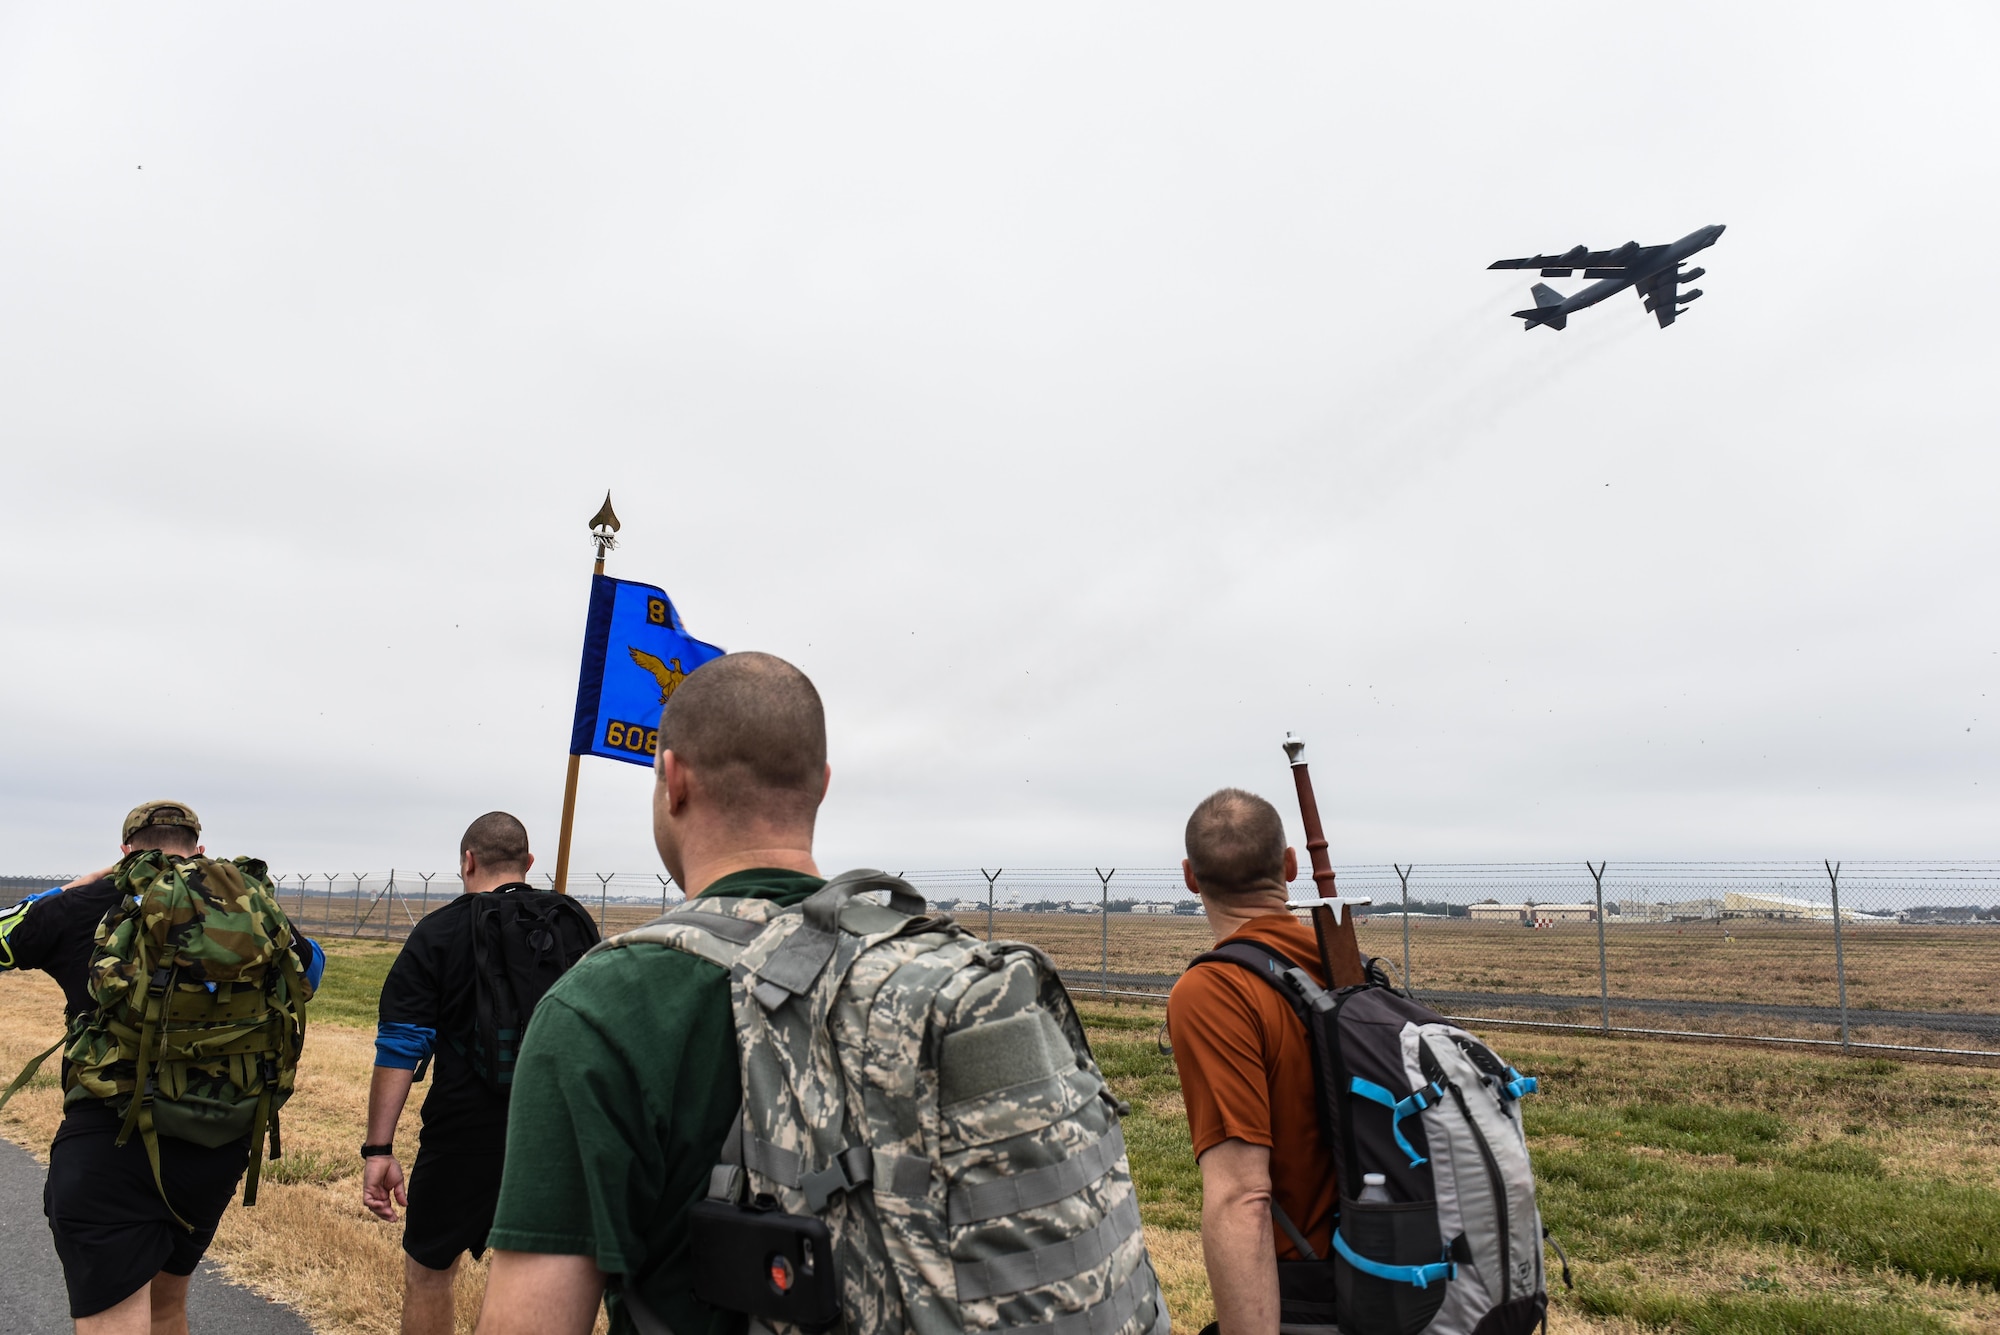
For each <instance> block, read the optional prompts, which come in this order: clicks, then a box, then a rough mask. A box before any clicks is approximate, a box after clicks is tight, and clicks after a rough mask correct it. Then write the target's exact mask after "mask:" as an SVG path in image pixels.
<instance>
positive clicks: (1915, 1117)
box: [1086, 1008, 2000, 1335]
mask: <svg viewBox="0 0 2000 1335" xmlns="http://www.w3.org/2000/svg"><path fill="white" fill-rule="evenodd" d="M1086 1022H1087V1023H1088V1025H1089V1027H1090V1032H1091V1042H1092V1046H1093V1048H1094V1049H1095V1051H1096V1053H1097V1056H1098V1060H1099V1063H1100V1064H1101V1065H1102V1066H1103V1068H1104V1071H1105V1074H1106V1076H1107V1077H1108V1078H1109V1079H1110V1081H1111V1084H1112V1088H1113V1089H1114V1090H1115V1091H1116V1092H1117V1093H1118V1094H1119V1096H1120V1097H1122V1098H1124V1099H1127V1100H1128V1101H1130V1102H1131V1104H1132V1115H1131V1116H1130V1118H1128V1119H1127V1121H1126V1123H1125V1133H1126V1139H1127V1142H1128V1144H1129V1146H1130V1154H1131V1161H1132V1172H1133V1178H1134V1181H1135V1183H1136V1185H1137V1187H1138V1189H1139V1197H1140V1207H1141V1212H1142V1214H1143V1216H1144V1218H1145V1220H1146V1222H1147V1223H1148V1224H1149V1225H1152V1226H1154V1227H1159V1228H1170V1229H1186V1230H1198V1229H1199V1228H1200V1210H1201V1176H1200V1170H1199V1169H1198V1168H1197V1166H1196V1164H1195V1162H1194V1156H1193V1153H1192V1149H1191V1147H1190V1145H1189V1143H1188V1137H1187V1123H1186V1120H1185V1118H1184V1117H1183V1116H1181V1115H1180V1113H1179V1110H1178V1109H1179V1101H1178V1097H1177V1096H1178V1094H1179V1088H1180V1086H1179V1081H1178V1079H1177V1077H1176V1075H1175V1073H1174V1067H1173V1060H1172V1058H1171V1057H1169V1056H1167V1055H1165V1054H1164V1053H1162V1052H1160V1051H1159V1048H1158V1027H1159V1017H1158V1012H1153V1013H1151V1014H1148V1013H1145V1012H1139V1013H1136V1014H1135V1013H1134V1012H1133V1011H1130V1010H1125V1011H1114V1010H1109V1009H1098V1008H1091V1009H1090V1010H1089V1011H1088V1012H1087V1013H1086ZM1559 1043H1560V1044H1563V1046H1561V1047H1557V1046H1556V1045H1557V1044H1559ZM1516 1046H1518V1047H1523V1048H1525V1047H1530V1046H1532V1047H1534V1048H1536V1049H1538V1050H1537V1051H1535V1052H1533V1053H1532V1054H1530V1053H1526V1052H1523V1053H1521V1054H1519V1055H1520V1065H1521V1066H1522V1069H1524V1070H1527V1071H1529V1072H1531V1073H1533V1074H1535V1075H1538V1076H1539V1077H1541V1088H1542V1092H1541V1093H1540V1094H1538V1095H1536V1096H1534V1097H1531V1098H1530V1099H1528V1100H1526V1102H1525V1104H1524V1106H1525V1108H1526V1110H1527V1111H1526V1116H1527V1130H1528V1137H1529V1142H1530V1149H1531V1151H1532V1153H1533V1155H1534V1160H1535V1168H1536V1175H1537V1178H1538V1180H1539V1183H1540V1204H1541V1208H1542V1213H1543V1217H1544V1220H1545V1222H1547V1224H1548V1225H1549V1227H1550V1228H1551V1229H1552V1230H1553V1231H1554V1232H1555V1234H1556V1236H1557V1237H1558V1239H1559V1240H1560V1241H1562V1243H1563V1244H1564V1246H1565V1247H1566V1248H1568V1250H1569V1253H1570V1256H1571V1257H1572V1259H1573V1261H1574V1262H1575V1265H1574V1270H1575V1272H1576V1275H1577V1282H1578V1287H1577V1289H1576V1290H1575V1292H1574V1293H1564V1292H1562V1291H1560V1290H1558V1292H1557V1293H1556V1295H1555V1301H1556V1303H1557V1304H1558V1306H1565V1307H1568V1308H1569V1309H1570V1310H1572V1311H1574V1312H1578V1313H1581V1314H1583V1315H1586V1316H1589V1317H1596V1318H1600V1319H1610V1320H1623V1321H1628V1322H1632V1323H1635V1324H1637V1325H1640V1326H1644V1327H1647V1328H1650V1329H1656V1330H1663V1331H1676V1332H1693V1333H1696V1335H1703V1333H1705V1332H1711V1331H1714V1332H1722V1331H1731V1332H1735V1331H1744V1332H1766V1331H1768V1332H1781V1331H1782V1332H1825V1333H1826V1335H1845V1333H1846V1332H1856V1335H1859V1333H1860V1332H1864V1331H1865V1332H1869V1335H1883V1333H1889V1335H1897V1333H1900V1332H1933V1331H1944V1330H1952V1329H1956V1328H1958V1327H1957V1323H1956V1322H1955V1321H1953V1320H1952V1319H1951V1318H1952V1316H1953V1315H1955V1314H1956V1313H1957V1312H1958V1311H1960V1310H1961V1309H1964V1308H1967V1307H1968V1306H1971V1307H1978V1308H1980V1309H1981V1310H1982V1312H1983V1313H1984V1314H1986V1315H1987V1316H1989V1317H1990V1315H1991V1310H1992V1299H1993V1291H1994V1288H1995V1286H1996V1285H2000V1190H1995V1189H1994V1187H1993V1185H1991V1184H1990V1183H1987V1182H1975V1181H1952V1180H1946V1179H1944V1178H1943V1177H1940V1176H1931V1175H1926V1174H1924V1173H1922V1172H1900V1173H1898V1172H1891V1171H1890V1170H1889V1168H1888V1167H1886V1166H1885V1163H1884V1158H1883V1153H1882V1151H1881V1150H1880V1149H1878V1148H1877V1147H1876V1145H1877V1144H1879V1143H1884V1142H1883V1137H1885V1136H1889V1135H1892V1134H1895V1133H1899V1132H1900V1133H1905V1134H1906V1135H1907V1134H1909V1133H1915V1134H1917V1135H1918V1136H1919V1137H1920V1138H1921V1139H1923V1140H1924V1141H1925V1142H1926V1143H1929V1144H1932V1145H1933V1146H1936V1145H1944V1146H1950V1145H1954V1144H1962V1145H1973V1144H1980V1143H1987V1142H1990V1141H1992V1139H1993V1138H1994V1133H1993V1130H1992V1127H1991V1122H1990V1119H1991V1115H1992V1110H1993V1109H1994V1107H1995V1100H1994V1097H1993V1095H1994V1093H1995V1091H1996V1090H2000V1080H1996V1078H1995V1075H1994V1073H1993V1072H1991V1071H1987V1070H1981V1069H1977V1068H1943V1067H1908V1068H1906V1067H1904V1066H1902V1065H1900V1064H1898V1063H1896V1062H1892V1061H1886V1060H1880V1059H1871V1060H1860V1061H1853V1060H1841V1059H1839V1058H1832V1057H1825V1058H1822V1057H1794V1056H1783V1057H1781V1056H1779V1055H1776V1054H1768V1053H1762V1052H1758V1053H1748V1052H1744V1051H1743V1050H1741V1049H1729V1048H1699V1047H1682V1048H1667V1047H1663V1046H1655V1047H1651V1048H1645V1047H1626V1048H1623V1049H1622V1050H1621V1048H1620V1047H1619V1046H1617V1045H1609V1044H1601V1043H1600V1041H1599V1040H1594V1039H1581V1040H1566V1041H1565V1040H1554V1039H1548V1038H1540V1039H1537V1040H1533V1041H1532V1043H1530V1042H1525V1041H1524V1042H1520V1043H1518V1044H1510V1043H1509V1042H1508V1041H1507V1040H1506V1039H1505V1038H1504V1037H1503V1038H1502V1040H1501V1047H1502V1048H1503V1050H1505V1049H1509V1048H1510V1047H1516ZM1635 1053H1637V1054H1640V1055H1641V1057H1642V1059H1640V1060H1635V1059H1634V1054H1635ZM1829 1119H1832V1122H1831V1125H1829V1124H1828V1122H1829ZM1871 1142H1874V1143H1871ZM1944 1157H1945V1158H1947V1159H1949V1158H1950V1154H1949V1152H1948V1151H1947V1152H1946V1153H1945V1155H1944ZM1746 1249H1747V1250H1749V1251H1751V1252H1753V1253H1754V1252H1763V1253H1770V1254H1775V1255H1779V1256H1783V1257H1786V1258H1789V1259H1790V1261H1791V1262H1792V1263H1795V1264H1796V1265H1798V1266H1800V1267H1803V1269H1804V1270H1805V1271H1806V1272H1807V1273H1809V1274H1810V1275H1812V1276H1813V1278H1814V1283H1813V1285H1812V1286H1811V1287H1809V1288H1801V1289H1799V1290H1798V1291H1793V1290H1791V1289H1789V1288H1788V1287H1787V1282H1786V1281H1785V1280H1784V1279H1783V1278H1780V1277H1777V1276H1774V1275H1769V1274H1765V1275H1753V1276H1737V1277H1735V1278H1730V1277H1728V1276H1726V1275H1725V1276H1724V1277H1723V1278H1721V1279H1718V1278H1717V1277H1716V1272H1717V1270H1718V1269H1723V1270H1726V1269H1727V1264H1726V1258H1728V1257H1731V1256H1738V1255H1740V1254H1741V1253H1742V1252H1743V1251H1744V1250H1746ZM1635 1261H1636V1262H1637V1264H1636V1265H1635V1264H1634V1262H1635ZM1553 1278H1554V1276H1553V1274H1552V1279H1553ZM1718 1285H1723V1286H1724V1287H1718Z"/></svg>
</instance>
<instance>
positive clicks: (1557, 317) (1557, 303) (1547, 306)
mask: <svg viewBox="0 0 2000 1335" xmlns="http://www.w3.org/2000/svg"><path fill="white" fill-rule="evenodd" d="M1528 290H1529V291H1530V292H1532V293H1533V294H1534V298H1535V305H1534V307H1533V309H1531V310H1525V311H1515V312H1514V316H1515V318H1516V319H1521V320H1526V321H1527V322H1528V323H1527V325H1526V327H1527V328H1529V329H1533V328H1534V327H1535V326H1536V325H1538V324H1545V325H1547V326H1548V327H1549V328H1551V329H1561V328H1563V327H1565V326H1566V325H1568V324H1569V312H1567V311H1565V310H1563V308H1562V304H1563V294H1562V293H1560V292H1558V291H1556V290H1555V289H1554V288H1552V287H1550V286H1549V285H1548V284H1547V283H1537V284H1535V285H1534V286H1533V287H1532V288H1530V289H1528Z"/></svg>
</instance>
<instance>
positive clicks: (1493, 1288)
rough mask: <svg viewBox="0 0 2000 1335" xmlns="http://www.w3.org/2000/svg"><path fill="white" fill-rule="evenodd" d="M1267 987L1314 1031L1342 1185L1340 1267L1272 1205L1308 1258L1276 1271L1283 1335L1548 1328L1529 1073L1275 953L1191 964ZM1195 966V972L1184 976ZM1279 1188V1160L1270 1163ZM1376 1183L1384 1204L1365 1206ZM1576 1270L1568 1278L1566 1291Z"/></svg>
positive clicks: (1221, 952) (1382, 978)
mask: <svg viewBox="0 0 2000 1335" xmlns="http://www.w3.org/2000/svg"><path fill="white" fill-rule="evenodd" d="M1209 961H1214V962H1218V963H1224V964H1233V965H1237V966H1239V967H1241V968H1243V969H1246V970H1248V971H1249V972H1251V973H1253V974H1255V975H1256V976H1257V977H1258V978H1261V979H1262V980H1264V982H1265V983H1267V984H1268V985H1269V986H1270V987H1272V988H1273V989H1275V990H1276V991H1277V993H1278V994H1279V995H1280V996H1282V997H1283V998H1284V999H1285V1002H1286V1004H1287V1005H1289V1006H1290V1007H1291V1008H1292V1011H1293V1013H1294V1014H1296V1015H1297V1016H1298V1017H1299V1020H1300V1022H1301V1023H1303V1024H1304V1025H1305V1027H1306V1037H1307V1044H1308V1046H1309V1047H1310V1049H1311V1051H1312V1058H1313V1084H1314V1087H1315V1091H1316V1093H1317V1100H1316V1101H1317V1103H1318V1105H1319V1119H1320V1134H1321V1136H1322V1137H1323V1138H1324V1141H1325V1143H1326V1145H1327V1146H1329V1147H1330V1149H1331V1151H1332V1157H1333V1162H1334V1166H1335V1171H1336V1173H1337V1174H1338V1177H1339V1180H1340V1214H1339V1220H1338V1222H1337V1223H1336V1225H1335V1228H1334V1235H1333V1252H1334V1254H1333V1255H1332V1256H1327V1257H1321V1256H1319V1255H1317V1254H1316V1253H1315V1252H1314V1250H1313V1248H1312V1246H1311V1244H1310V1243H1309V1242H1308V1241H1307V1239H1306V1237H1305V1236H1304V1234H1303V1233H1301V1232H1300V1231H1299V1229H1298V1227H1297V1226H1296V1225H1295V1224H1293V1222H1292V1221H1291V1220H1290V1219H1288V1218H1287V1217H1286V1216H1285V1213H1284V1212H1283V1211H1282V1210H1280V1209H1279V1208H1278V1205H1277V1202H1276V1200H1275V1199H1274V1200H1273V1201H1272V1203H1271V1215H1272V1218H1273V1220H1274V1221H1275V1222H1276V1223H1277V1225H1278V1226H1279V1227H1280V1228H1281V1229H1283V1230H1284V1232H1285V1234H1286V1236H1288V1237H1289V1238H1291V1240H1292V1245H1293V1246H1294V1247H1296V1248H1297V1249H1298V1251H1299V1254H1300V1255H1301V1256H1303V1257H1306V1258H1307V1259H1306V1260H1303V1261H1287V1262H1282V1263H1280V1265H1279V1267H1278V1280H1279V1298H1280V1303H1281V1305H1282V1309H1283V1315H1282V1318H1281V1320H1282V1322H1283V1324H1284V1328H1285V1329H1287V1330H1291V1329H1294V1328H1301V1329H1307V1328H1312V1327H1324V1328H1326V1329H1328V1330H1331V1329H1332V1328H1333V1326H1334V1325H1335V1323H1336V1322H1337V1323H1338V1325H1339V1329H1340V1331H1341V1332H1342V1333H1343V1335H1419V1332H1422V1335H1471V1333H1472V1332H1474V1331H1477V1332H1478V1335H1525V1333H1526V1332H1528V1331H1531V1330H1533V1329H1534V1327H1535V1326H1536V1325H1537V1324H1538V1323H1539V1322H1541V1321H1542V1320H1543V1319H1544V1314H1545V1312H1546V1310H1547V1304H1548V1295H1547V1290H1546V1285H1545V1280H1544V1275H1543V1269H1542V1247H1541V1244H1542V1239H1543V1238H1544V1237H1545V1236H1546V1234H1545V1231H1544V1230H1543V1228H1542V1222H1541V1215H1540V1213H1539V1212H1538V1211H1537V1210H1536V1207H1535V1179H1534V1173H1533V1171H1532V1170H1531V1169H1530V1168H1529V1166H1528V1149H1527V1143H1526V1140H1525V1138H1524V1136H1523V1134H1522V1130H1521V1118H1520V1111H1519V1109H1518V1107H1517V1106H1516V1105H1517V1103H1518V1101H1519V1100H1520V1098H1521V1096H1522V1095H1524V1094H1529V1093H1533V1092H1534V1089H1535V1081H1534V1080H1533V1079H1532V1078H1531V1077H1526V1076H1523V1075H1522V1074H1521V1073H1520V1072H1518V1071H1516V1070H1515V1069H1514V1068H1513V1067H1511V1066H1509V1065H1508V1064H1507V1063H1506V1062H1504V1061H1502V1060H1501V1059H1500V1058H1499V1057H1497V1056H1495V1055H1494V1054H1493V1052H1492V1050H1491V1049H1489V1048H1488V1047H1487V1046H1486V1045H1485V1044H1483V1043H1481V1042H1480V1041H1479V1040H1478V1039H1476V1038H1474V1037H1473V1036H1472V1035H1471V1034H1469V1033H1467V1032H1466V1031H1465V1030H1463V1029H1460V1028H1457V1027H1456V1026H1454V1025H1453V1024H1451V1023H1450V1022H1449V1021H1448V1020H1446V1019H1445V1018H1444V1017H1443V1016H1442V1015H1439V1014H1438V1013H1437V1012H1436V1011H1434V1010H1432V1009H1431V1008H1430V1007H1428V1006H1425V1005H1423V1004H1422V1003H1421V1002H1418V1001H1414V1000H1412V999H1411V998H1409V997H1407V996H1405V995H1403V994H1402V993H1401V992H1398V991H1397V990H1396V989H1395V988H1393V987H1391V986H1389V984H1388V979H1387V975H1386V973H1384V972H1383V970H1382V969H1381V966H1380V963H1379V962H1378V961H1375V960H1370V961H1368V977H1369V980H1370V981H1369V982H1367V983H1366V984H1363V985H1361V986H1358V987H1346V988H1341V989H1339V990H1337V991H1335V990H1329V989H1327V988H1322V987H1321V986H1320V985H1319V984H1318V983H1317V982H1315V981H1314V980H1313V978H1312V976H1311V975H1310V974H1309V973H1307V972H1306V970H1305V969H1303V968H1301V967H1299V965H1298V964H1297V963H1296V962H1294V961H1293V960H1290V959H1288V958H1286V957H1285V956H1284V955H1282V954H1280V953H1279V952H1277V951H1275V950H1272V949H1270V948H1269V947H1266V946H1263V945H1259V944H1256V943H1254V942H1248V941H1231V942H1229V943H1227V944H1225V945H1222V946H1218V947H1217V948H1216V949H1214V950H1211V951H1208V952H1206V953H1205V954H1201V955H1197V956H1196V957H1195V959H1194V963H1195V964H1202V963H1205V962H1209ZM1190 967H1192V966H1190ZM1272 1158H1273V1163H1272V1175H1273V1176H1274V1177H1275V1176H1276V1175H1277V1174H1278V1173H1279V1172H1280V1171H1282V1166H1283V1159H1284V1150H1283V1148H1282V1147H1277V1148H1275V1149H1274V1150H1273V1153H1272ZM1375 1173H1380V1174H1381V1175H1382V1177H1383V1179H1384V1182H1383V1188H1384V1190H1385V1191H1386V1192H1387V1195H1388V1199H1387V1200H1386V1201H1363V1200H1360V1199H1358V1198H1359V1197H1360V1196H1361V1194H1362V1190H1363V1178H1364V1175H1367V1174H1375ZM1568 1271H1569V1267H1568V1265H1567V1263H1565V1264H1564V1267H1563V1272H1564V1273H1563V1278H1564V1281H1565V1282H1567V1281H1568V1278H1569V1274H1568Z"/></svg>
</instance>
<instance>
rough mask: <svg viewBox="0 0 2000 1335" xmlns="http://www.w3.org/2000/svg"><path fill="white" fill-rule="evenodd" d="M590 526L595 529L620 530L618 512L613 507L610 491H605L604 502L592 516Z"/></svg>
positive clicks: (614, 531)
mask: <svg viewBox="0 0 2000 1335" xmlns="http://www.w3.org/2000/svg"><path fill="white" fill-rule="evenodd" d="M590 526H591V527H592V528H594V529H596V528H605V529H610V530H611V531H612V532H613V533H616V532H617V531H618V527H619V525H618V512H617V511H616V510H613V509H612V508H611V493H610V492H608V491H607V492H605V493H604V504H603V505H600V506H598V507H597V513H596V514H594V515H592V516H591V517H590Z"/></svg>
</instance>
